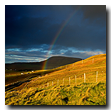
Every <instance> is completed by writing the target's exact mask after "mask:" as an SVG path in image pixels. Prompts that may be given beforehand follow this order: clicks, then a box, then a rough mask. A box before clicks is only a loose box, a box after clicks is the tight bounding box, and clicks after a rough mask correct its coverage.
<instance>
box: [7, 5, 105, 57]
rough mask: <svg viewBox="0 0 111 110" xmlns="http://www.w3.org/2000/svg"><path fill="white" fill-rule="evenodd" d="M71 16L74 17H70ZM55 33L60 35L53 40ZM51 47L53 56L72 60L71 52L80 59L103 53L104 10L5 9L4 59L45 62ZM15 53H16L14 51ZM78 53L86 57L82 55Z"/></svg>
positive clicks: (63, 6)
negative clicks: (9, 57)
mask: <svg viewBox="0 0 111 110" xmlns="http://www.w3.org/2000/svg"><path fill="white" fill-rule="evenodd" d="M75 12H76V13H75ZM72 13H74V14H73V15H72V16H70V15H71V14H72ZM59 32H60V33H59ZM57 33H59V34H58V36H57V38H56V39H55V37H56V35H57ZM54 39H55V41H54ZM53 41H54V43H53ZM52 43H53V44H52ZM50 45H53V48H52V49H51V54H52V55H67V56H68V55H69V56H71V55H73V54H74V51H72V50H74V49H75V50H78V52H79V53H78V55H79V54H81V55H83V56H87V55H88V54H89V53H87V52H86V51H87V50H89V51H94V52H95V51H96V50H100V51H102V52H103V51H106V7H105V6H101V5H99V6H98V5H97V6H93V5H90V6H86V5H84V6H75V5H60V6H59V5H55V6H54V5H51V6H48V5H43V6H42V5H40V6H38V5H33V6H31V5H30V6H28V5H12V6H10V5H9V6H8V5H6V6H5V48H6V55H17V56H27V57H38V58H43V59H45V58H46V56H47V52H48V50H49V48H50ZM69 48H72V50H70V49H69ZM7 49H13V50H10V51H8V50H7ZM16 49H19V51H15V50H16ZM81 50H82V51H85V52H86V53H87V54H85V53H81ZM75 54H77V53H75ZM81 55H80V56H81ZM89 55H90V54H89Z"/></svg>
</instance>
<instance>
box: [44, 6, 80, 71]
mask: <svg viewBox="0 0 111 110" xmlns="http://www.w3.org/2000/svg"><path fill="white" fill-rule="evenodd" d="M81 7H82V6H79V7H78V8H77V9H76V10H75V11H74V12H72V13H71V14H70V15H69V17H68V18H67V19H66V20H65V22H64V23H63V24H62V25H61V27H60V29H59V31H58V32H57V34H56V35H55V37H54V39H53V41H52V43H51V45H50V47H49V50H48V52H47V55H46V57H47V58H48V57H49V55H50V51H51V50H52V48H53V46H54V44H55V42H56V41H57V39H58V37H59V36H60V34H61V33H62V31H63V30H64V28H65V26H66V25H67V24H68V23H69V21H70V20H71V18H72V17H73V16H74V15H75V14H76V13H77V11H78V10H79V9H80V8H81ZM46 66H47V60H46V61H45V62H44V64H43V66H42V69H43V70H45V69H46Z"/></svg>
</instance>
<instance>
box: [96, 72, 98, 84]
mask: <svg viewBox="0 0 111 110" xmlns="http://www.w3.org/2000/svg"><path fill="white" fill-rule="evenodd" d="M97 78H98V71H96V82H97Z"/></svg>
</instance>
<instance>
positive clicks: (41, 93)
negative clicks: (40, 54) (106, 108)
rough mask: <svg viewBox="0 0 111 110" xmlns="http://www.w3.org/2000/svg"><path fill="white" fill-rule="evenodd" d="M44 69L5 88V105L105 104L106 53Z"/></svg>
mask: <svg viewBox="0 0 111 110" xmlns="http://www.w3.org/2000/svg"><path fill="white" fill-rule="evenodd" d="M45 72H46V74H45V75H44V76H42V77H36V76H35V77H32V78H31V77H30V78H29V80H30V81H29V82H24V83H22V84H21V85H19V86H15V87H13V89H10V90H8V91H6V92H5V104H6V105H106V54H101V55H95V56H92V57H90V58H87V59H85V60H82V61H78V62H75V63H72V64H68V65H64V66H60V67H58V68H56V69H55V70H54V69H53V71H52V70H51V69H50V70H45ZM36 74H37V73H36ZM27 80H28V78H27Z"/></svg>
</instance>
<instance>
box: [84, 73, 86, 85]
mask: <svg viewBox="0 0 111 110" xmlns="http://www.w3.org/2000/svg"><path fill="white" fill-rule="evenodd" d="M85 82H86V75H85V73H84V83H85Z"/></svg>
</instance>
